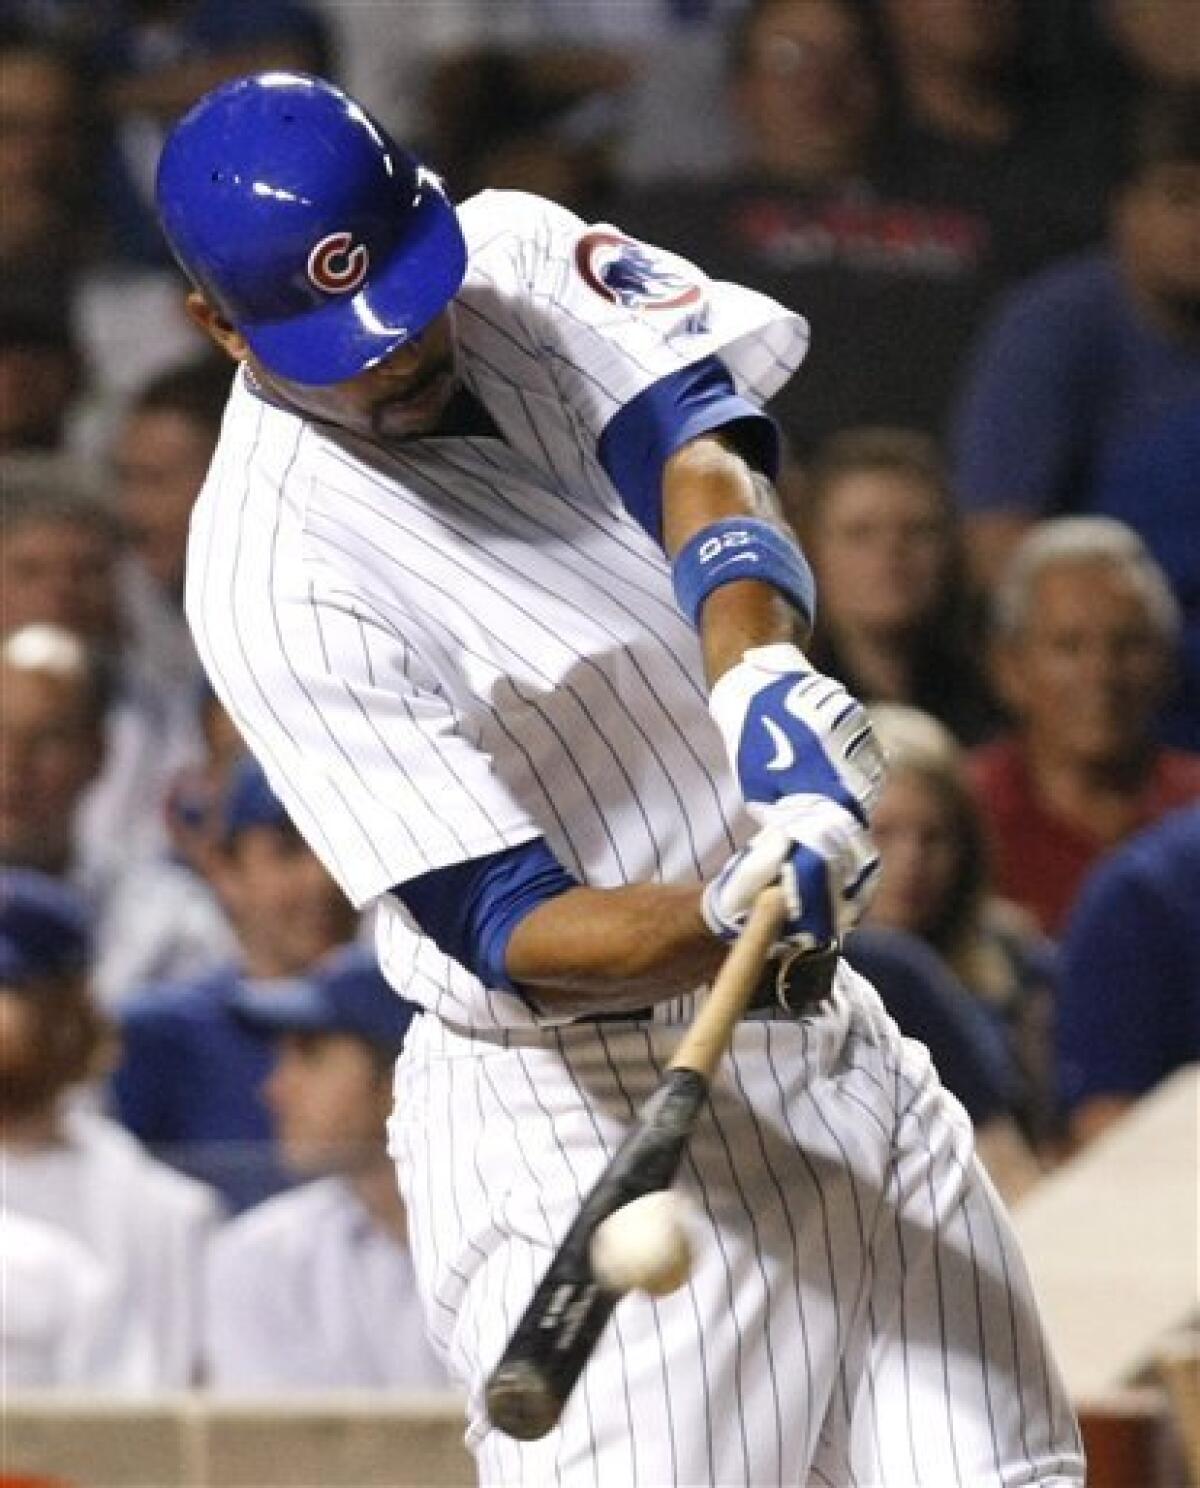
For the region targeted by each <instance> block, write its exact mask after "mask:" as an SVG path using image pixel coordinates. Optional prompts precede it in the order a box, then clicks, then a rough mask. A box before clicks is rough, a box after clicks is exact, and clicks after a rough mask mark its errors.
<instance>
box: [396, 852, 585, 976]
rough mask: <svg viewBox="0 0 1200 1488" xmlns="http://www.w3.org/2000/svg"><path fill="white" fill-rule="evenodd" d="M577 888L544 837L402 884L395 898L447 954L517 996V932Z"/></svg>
mask: <svg viewBox="0 0 1200 1488" xmlns="http://www.w3.org/2000/svg"><path fill="white" fill-rule="evenodd" d="M576 885H577V880H576V879H574V878H572V877H571V875H570V874H569V873H568V872H567V871H566V869H565V868H564V867H563V866H562V864H561V863H560V862H559V861H558V859H557V858H556V857H555V856H554V854H553V853H552V852H551V851H550V849H549V848H548V847H547V846H546V843H545V842H544V841H543V839H542V838H540V837H536V838H534V840H533V841H532V842H523V843H521V844H520V846H519V847H510V848H507V849H505V850H504V851H503V852H498V853H492V854H491V855H490V856H488V857H486V858H474V859H472V860H471V861H470V862H467V863H452V864H451V865H450V866H449V867H448V868H435V869H434V870H433V872H432V873H423V874H422V875H421V876H420V878H413V879H409V881H408V882H407V883H402V884H397V885H396V887H395V888H394V889H393V890H392V893H393V894H395V895H396V897H397V898H398V899H399V900H400V901H401V903H402V904H403V905H404V907H405V909H407V910H408V912H409V914H411V915H412V917H413V919H414V920H416V922H417V924H418V925H419V926H420V928H421V930H422V932H423V933H424V934H425V935H428V936H429V938H430V940H432V941H433V943H434V944H435V945H436V946H437V948H438V950H439V951H442V952H443V953H444V954H445V955H447V956H452V957H453V958H454V960H455V961H457V962H459V963H460V964H461V965H462V966H465V967H466V968H467V970H468V971H472V972H474V973H475V975H476V976H477V977H478V978H479V980H480V981H481V982H482V983H483V984H484V986H485V987H499V988H502V989H503V990H504V991H506V992H517V991H519V988H517V987H516V986H515V985H514V984H513V982H512V979H511V978H510V977H509V975H508V969H507V966H506V959H507V955H508V942H509V940H510V938H511V937H512V933H513V931H514V930H515V929H516V928H517V925H518V924H519V923H520V922H521V920H523V919H524V918H525V916H526V915H527V914H528V913H529V912H530V910H532V909H536V908H537V906H538V905H539V904H542V903H544V902H545V901H546V900H547V899H553V898H554V897H555V896H556V895H558V894H562V893H565V892H566V890H567V889H572V888H575V887H576Z"/></svg>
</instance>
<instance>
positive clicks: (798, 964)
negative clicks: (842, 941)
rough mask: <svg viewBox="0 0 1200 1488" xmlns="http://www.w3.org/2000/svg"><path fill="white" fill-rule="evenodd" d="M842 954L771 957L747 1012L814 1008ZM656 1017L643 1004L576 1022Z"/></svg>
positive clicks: (793, 1013)
mask: <svg viewBox="0 0 1200 1488" xmlns="http://www.w3.org/2000/svg"><path fill="white" fill-rule="evenodd" d="M839 955H840V948H839V947H838V946H837V945H833V946H829V947H827V948H826V949H825V950H823V951H806V952H805V953H804V954H803V955H791V956H788V957H786V958H784V959H781V960H778V961H768V962H767V964H766V966H765V967H764V968H763V972H762V975H761V976H760V977H759V979H758V986H757V987H756V988H755V989H754V995H753V996H752V997H751V999H750V1001H749V1003H748V1004H747V1007H746V1011H747V1013H749V1014H750V1015H751V1016H753V1015H754V1014H755V1013H761V1014H768V1015H769V1014H772V1013H774V1014H776V1015H778V1016H781V1017H791V1018H799V1017H802V1016H803V1015H804V1014H805V1013H810V1012H812V1011H813V1010H814V1009H815V1008H817V1007H819V1006H820V1005H821V1003H823V1002H824V1001H825V1000H826V999H827V998H828V996H829V993H830V990H831V988H832V987H833V978H834V973H835V972H836V971H837V964H838V957H839ZM781 979H782V986H781V985H780V983H781ZM653 1017H654V1009H653V1007H640V1008H629V1009H627V1010H625V1011H623V1012H612V1013H589V1014H588V1015H587V1016H586V1017H584V1018H577V1019H576V1022H578V1023H645V1022H648V1021H650V1020H651V1019H653Z"/></svg>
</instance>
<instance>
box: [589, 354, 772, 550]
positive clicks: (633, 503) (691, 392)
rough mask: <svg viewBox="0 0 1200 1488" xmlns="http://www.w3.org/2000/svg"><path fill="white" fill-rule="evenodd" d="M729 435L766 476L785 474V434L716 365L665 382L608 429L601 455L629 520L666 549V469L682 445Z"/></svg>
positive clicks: (696, 366)
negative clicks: (703, 437)
mask: <svg viewBox="0 0 1200 1488" xmlns="http://www.w3.org/2000/svg"><path fill="white" fill-rule="evenodd" d="M716 429H724V430H726V432H727V433H728V434H729V435H730V437H731V438H732V439H734V440H735V441H736V443H737V445H738V448H739V449H740V451H741V453H742V454H743V455H744V456H745V458H746V459H747V460H748V461H749V462H750V464H751V465H753V466H754V467H755V469H756V470H761V471H762V472H763V474H764V475H768V476H770V477H771V478H772V479H774V478H775V476H776V475H777V474H778V473H779V429H778V427H777V425H776V423H775V421H774V419H772V418H770V417H769V416H768V415H767V414H765V413H764V412H763V411H762V409H761V408H759V407H758V406H757V405H756V404H754V403H751V402H750V400H749V399H748V398H743V397H742V396H741V395H740V394H739V393H738V392H737V390H736V389H735V387H734V384H733V378H732V377H731V376H730V373H729V369H728V368H727V367H726V366H725V364H724V362H722V361H721V360H720V359H719V358H718V357H705V358H704V360H703V361H699V362H693V363H692V364H691V365H690V366H687V367H683V368H681V369H680V370H679V371H678V372H672V373H671V375H670V376H669V377H662V378H659V380H658V381H657V382H654V383H651V384H650V386H649V387H648V388H644V389H643V390H642V391H641V392H640V393H639V394H638V395H637V397H636V398H632V399H631V400H630V401H629V402H628V403H626V404H625V405H624V407H622V408H620V409H618V410H617V412H616V413H615V414H614V415H613V416H612V418H611V419H610V420H609V421H608V424H607V425H606V427H605V429H604V432H603V433H602V434H601V436H600V442H599V446H598V451H597V452H598V454H599V456H600V463H601V464H602V465H603V466H604V469H605V472H606V473H607V475H608V478H609V479H610V480H611V481H612V483H613V485H614V486H616V488H617V490H618V491H619V492H620V494H621V499H622V501H623V502H624V503H625V507H626V509H627V510H628V511H629V513H630V514H631V515H632V516H633V517H635V518H636V519H637V521H638V522H639V523H640V524H641V525H642V526H643V527H644V528H645V529H646V531H647V532H648V533H649V534H650V536H651V537H652V538H654V540H655V541H656V542H658V543H661V542H662V473H663V466H664V465H665V464H666V462H667V460H668V459H669V458H670V457H671V456H672V455H673V454H674V453H675V451H676V450H677V449H679V448H680V446H681V445H684V444H686V443H687V442H688V440H689V439H696V438H698V437H699V436H700V435H701V434H710V433H712V432H713V431H714V430H716Z"/></svg>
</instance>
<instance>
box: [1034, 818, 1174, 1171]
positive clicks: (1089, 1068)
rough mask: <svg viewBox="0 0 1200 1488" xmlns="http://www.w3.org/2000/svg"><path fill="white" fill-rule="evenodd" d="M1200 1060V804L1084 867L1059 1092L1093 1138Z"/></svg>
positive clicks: (1063, 993)
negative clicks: (1089, 869) (1088, 868)
mask: <svg viewBox="0 0 1200 1488" xmlns="http://www.w3.org/2000/svg"><path fill="white" fill-rule="evenodd" d="M1194 1060H1200V806H1190V807H1185V808H1184V809H1183V810H1180V811H1175V812H1172V813H1171V814H1170V815H1168V816H1165V817H1163V818H1162V819H1161V820H1160V821H1158V822H1156V823H1155V824H1154V825H1153V826H1151V827H1147V828H1145V829H1144V830H1143V831H1141V832H1139V833H1138V834H1137V835H1136V836H1135V837H1133V838H1131V839H1130V840H1129V841H1128V842H1125V843H1123V844H1122V845H1121V846H1120V847H1118V848H1116V849H1115V850H1114V851H1113V852H1112V853H1110V854H1109V856H1108V857H1107V858H1105V859H1104V860H1103V861H1102V862H1101V863H1100V864H1099V865H1098V866H1097V867H1096V868H1095V869H1094V870H1093V872H1092V873H1091V874H1090V875H1089V876H1088V878H1087V880H1086V882H1085V883H1084V886H1083V889H1082V891H1081V892H1080V895H1079V898H1078V901H1077V902H1076V905H1075V908H1074V910H1073V911H1072V914H1071V917H1070V919H1069V920H1068V921H1067V927H1066V931H1065V934H1064V938H1063V954H1062V985H1061V988H1060V992H1059V1003H1058V1076H1059V1093H1060V1095H1061V1098H1062V1103H1063V1107H1064V1109H1065V1111H1066V1114H1067V1119H1068V1122H1069V1129H1070V1134H1071V1136H1072V1137H1073V1138H1074V1140H1075V1141H1076V1142H1079V1143H1082V1142H1087V1141H1090V1140H1091V1139H1092V1138H1093V1137H1095V1136H1098V1135H1099V1133H1100V1132H1101V1131H1103V1130H1104V1128H1105V1127H1107V1126H1108V1125H1110V1124H1111V1123H1112V1122H1113V1121H1115V1120H1116V1119H1117V1118H1118V1117H1119V1116H1120V1115H1121V1114H1122V1112H1124V1111H1125V1110H1127V1109H1128V1107H1129V1106H1130V1105H1131V1104H1132V1103H1133V1102H1134V1101H1135V1100H1137V1098H1138V1097H1139V1096H1141V1095H1145V1094H1146V1092H1147V1091H1149V1090H1152V1089H1153V1088H1154V1086H1155V1085H1157V1084H1158V1082H1159V1081H1160V1080H1164V1079H1166V1077H1167V1076H1168V1075H1169V1074H1171V1073H1172V1072H1173V1071H1174V1070H1177V1069H1179V1068H1181V1067H1182V1066H1183V1065H1185V1064H1188V1063H1190V1062H1192V1061H1194Z"/></svg>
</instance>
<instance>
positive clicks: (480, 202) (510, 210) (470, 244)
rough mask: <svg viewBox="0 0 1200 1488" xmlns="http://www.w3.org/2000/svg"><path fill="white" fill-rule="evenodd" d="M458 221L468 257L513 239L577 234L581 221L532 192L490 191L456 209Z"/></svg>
mask: <svg viewBox="0 0 1200 1488" xmlns="http://www.w3.org/2000/svg"><path fill="white" fill-rule="evenodd" d="M458 218H459V221H460V223H461V224H462V229H463V236H464V237H465V238H466V240H467V250H468V253H469V254H470V255H471V256H472V257H474V255H475V254H477V253H481V252H485V251H486V250H487V249H488V248H489V247H490V246H491V245H492V244H493V243H502V242H503V241H504V239H505V238H506V237H507V238H508V239H509V241H510V242H511V240H512V238H513V236H514V235H516V236H518V237H523V238H529V239H535V238H537V237H538V235H539V234H544V233H551V232H559V233H562V232H567V233H574V232H579V231H580V230H581V229H582V227H583V225H584V224H583V220H582V218H580V217H577V216H576V215H575V213H574V212H572V211H570V209H569V208H567V207H563V206H560V205H559V204H558V203H557V202H553V201H551V200H550V199H549V198H548V197H545V196H537V195H536V194H535V193H533V192H531V191H506V190H502V189H498V188H491V189H489V190H487V191H480V192H478V193H477V194H476V195H475V196H472V197H468V198H467V200H466V201H464V202H461V203H460V204H459V207H458Z"/></svg>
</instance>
